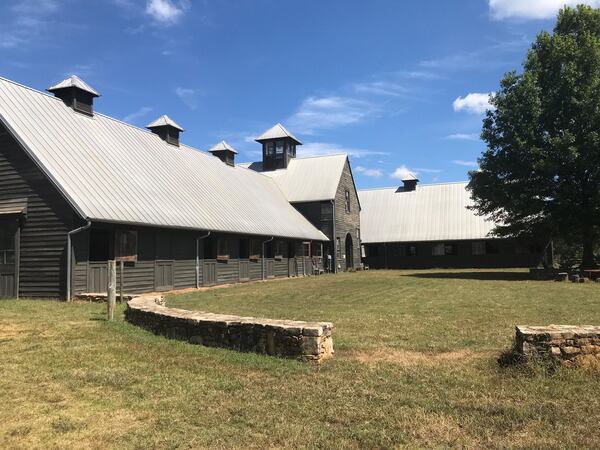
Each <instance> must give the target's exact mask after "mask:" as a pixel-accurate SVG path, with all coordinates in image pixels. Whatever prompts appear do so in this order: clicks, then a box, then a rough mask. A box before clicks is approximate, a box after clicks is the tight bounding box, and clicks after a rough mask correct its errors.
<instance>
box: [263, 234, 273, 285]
mask: <svg viewBox="0 0 600 450" xmlns="http://www.w3.org/2000/svg"><path fill="white" fill-rule="evenodd" d="M273 239H275V237H274V236H271V239H267V240H266V241H263V243H262V279H263V280H266V279H267V278H266V277H265V244H267V243H269V242H271V241H272V240H273Z"/></svg>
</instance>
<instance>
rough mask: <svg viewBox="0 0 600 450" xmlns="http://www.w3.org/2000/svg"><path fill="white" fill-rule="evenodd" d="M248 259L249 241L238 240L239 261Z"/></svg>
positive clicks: (244, 239)
mask: <svg viewBox="0 0 600 450" xmlns="http://www.w3.org/2000/svg"><path fill="white" fill-rule="evenodd" d="M249 257H250V239H246V238H242V239H240V259H248V258H249Z"/></svg>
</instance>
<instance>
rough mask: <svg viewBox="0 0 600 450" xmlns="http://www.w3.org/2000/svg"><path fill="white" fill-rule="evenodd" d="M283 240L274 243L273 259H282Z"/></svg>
mask: <svg viewBox="0 0 600 450" xmlns="http://www.w3.org/2000/svg"><path fill="white" fill-rule="evenodd" d="M284 248H285V242H283V241H277V242H276V243H275V259H282V258H283V255H284Z"/></svg>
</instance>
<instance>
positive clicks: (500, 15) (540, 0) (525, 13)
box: [489, 0, 600, 20]
mask: <svg viewBox="0 0 600 450" xmlns="http://www.w3.org/2000/svg"><path fill="white" fill-rule="evenodd" d="M579 4H585V5H590V6H592V7H594V8H597V7H599V6H600V0H489V7H490V15H491V17H492V18H493V19H495V20H503V19H521V20H535V19H552V18H554V17H555V16H556V14H557V13H558V10H559V9H560V8H562V7H563V6H576V5H579Z"/></svg>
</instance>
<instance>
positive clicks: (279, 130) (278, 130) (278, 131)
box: [255, 123, 302, 145]
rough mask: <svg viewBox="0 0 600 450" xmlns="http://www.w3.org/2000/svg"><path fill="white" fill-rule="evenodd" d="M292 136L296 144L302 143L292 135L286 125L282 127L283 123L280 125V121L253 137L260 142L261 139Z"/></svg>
mask: <svg viewBox="0 0 600 450" xmlns="http://www.w3.org/2000/svg"><path fill="white" fill-rule="evenodd" d="M286 137H288V138H292V139H293V140H294V141H296V144H299V145H302V142H300V141H299V140H298V139H297V138H296V136H294V135H293V134H292V133H290V132H289V131H288V130H287V128H286V127H284V126H283V125H281V124H280V123H278V124H276V125H275V126H274V127H272V128H269V129H268V130H267V131H265V132H264V133H263V134H261V135H260V136H259V137H257V138H256V139H255V141H256V142H262V141H266V140H268V139H281V138H286Z"/></svg>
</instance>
